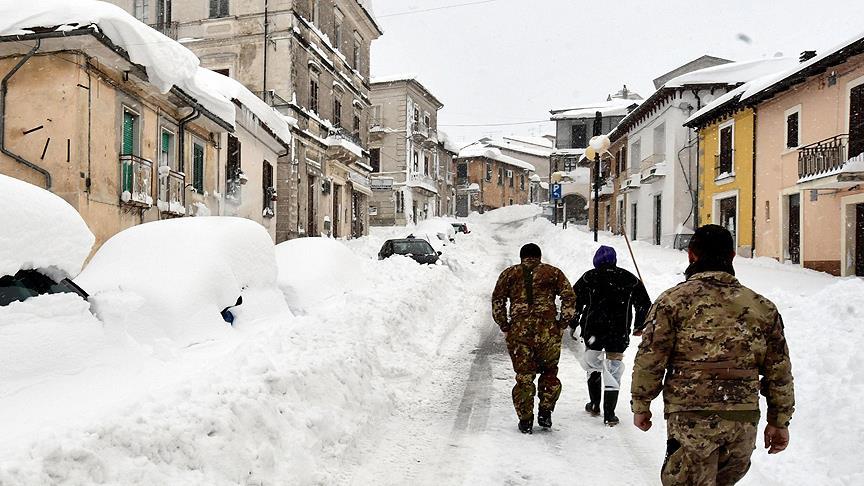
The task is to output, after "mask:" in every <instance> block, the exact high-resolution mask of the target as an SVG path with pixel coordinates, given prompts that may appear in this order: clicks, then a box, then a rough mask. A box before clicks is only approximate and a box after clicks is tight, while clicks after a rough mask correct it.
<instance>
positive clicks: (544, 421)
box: [537, 408, 552, 429]
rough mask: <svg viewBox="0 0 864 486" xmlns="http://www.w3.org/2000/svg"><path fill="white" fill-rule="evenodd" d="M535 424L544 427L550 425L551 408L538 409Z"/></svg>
mask: <svg viewBox="0 0 864 486" xmlns="http://www.w3.org/2000/svg"><path fill="white" fill-rule="evenodd" d="M537 424H538V425H540V427H543V428H546V429H548V428H549V427H552V410H543V409H542V408H541V409H540V410H538V411H537Z"/></svg>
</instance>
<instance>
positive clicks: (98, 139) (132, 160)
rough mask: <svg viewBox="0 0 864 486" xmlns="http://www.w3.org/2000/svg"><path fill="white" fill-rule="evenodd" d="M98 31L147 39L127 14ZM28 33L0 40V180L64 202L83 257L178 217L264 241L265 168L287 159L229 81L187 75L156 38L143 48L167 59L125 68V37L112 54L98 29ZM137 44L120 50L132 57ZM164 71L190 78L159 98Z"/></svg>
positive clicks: (260, 115)
mask: <svg viewBox="0 0 864 486" xmlns="http://www.w3.org/2000/svg"><path fill="white" fill-rule="evenodd" d="M120 13H121V14H122V12H120ZM74 20H75V22H79V21H80V17H76V19H74ZM106 22H107V21H106ZM110 22H114V24H112V25H114V26H116V25H120V27H122V28H123V29H125V30H134V29H136V28H139V27H143V28H144V30H145V34H143V36H144V37H145V38H146V33H149V32H152V31H150V30H149V29H147V28H146V27H144V26H143V25H140V24H139V23H138V21H137V20H135V19H134V18H132V17H131V16H129V18H128V19H125V20H123V19H111V20H110ZM38 27H44V28H45V29H38V31H36V32H33V33H30V34H26V35H19V34H17V33H11V34H8V35H5V34H2V33H0V69H2V70H3V72H4V73H5V76H6V86H5V90H3V94H2V95H0V96H2V97H3V99H2V102H0V106H2V110H3V113H2V114H0V119H2V123H0V147H2V151H3V155H0V173H3V174H6V175H9V176H12V177H16V178H19V179H22V180H25V181H28V182H30V183H33V184H35V185H38V186H40V187H43V188H46V189H48V190H50V191H52V192H54V193H56V194H57V195H59V196H61V197H62V198H63V199H65V200H66V201H68V202H69V204H70V205H72V206H73V207H74V208H76V209H77V210H78V211H79V213H81V215H82V217H83V219H84V221H85V222H86V223H87V224H88V226H89V227H90V229H91V231H92V232H93V233H94V235H95V236H96V246H95V247H94V251H95V249H97V248H98V247H99V245H101V244H102V243H103V242H104V241H105V240H107V239H108V238H110V237H111V236H113V235H114V234H116V233H117V232H119V231H121V230H123V229H126V228H128V227H131V226H134V225H137V224H141V223H145V222H148V221H155V220H158V219H165V218H175V217H182V216H200V215H233V216H241V217H245V218H249V219H252V220H255V221H257V222H259V223H260V224H262V225H263V226H264V227H265V228H267V229H268V230H269V231H270V234H271V236H273V237H274V238H275V235H276V221H277V220H278V217H279V216H280V214H279V212H278V210H277V209H276V208H275V207H274V201H275V200H276V198H277V193H276V191H275V190H274V189H273V188H274V175H273V174H274V170H273V169H274V168H275V166H276V164H278V163H279V162H280V161H282V160H284V159H290V150H291V136H290V130H291V128H290V126H289V121H288V120H287V119H286V118H283V117H282V116H280V115H279V114H278V113H276V112H275V111H274V110H273V109H272V108H271V107H269V106H268V105H267V104H266V103H264V102H263V101H261V100H260V99H258V98H257V97H255V96H254V95H253V94H252V93H251V92H249V91H248V90H246V89H245V88H244V87H243V86H242V85H240V84H239V83H236V82H234V81H232V80H230V79H227V78H224V77H222V76H220V75H218V74H216V73H213V72H210V71H208V70H205V69H196V68H195V66H196V64H197V59H196V58H195V56H194V55H193V54H192V53H191V52H189V51H188V50H187V49H186V48H184V47H183V46H181V45H179V44H177V43H174V42H173V41H169V43H164V42H162V41H161V39H164V38H161V36H156V37H153V38H152V40H153V44H152V45H156V44H155V42H157V41H158V42H161V43H160V44H159V45H158V49H159V52H160V53H162V54H165V53H170V54H172V55H174V56H176V57H177V58H178V59H175V60H173V61H172V63H168V64H166V65H165V66H159V67H155V68H154V67H153V66H143V65H139V64H136V63H135V62H133V61H131V59H130V54H129V51H127V50H126V49H125V48H124V45H125V44H122V42H123V41H125V40H126V39H118V40H117V42H118V43H116V44H115V41H114V40H112V39H111V38H109V37H107V35H106V34H103V33H102V32H104V31H105V29H101V28H99V27H102V26H101V24H100V25H94V26H89V25H80V26H79V25H71V26H64V25H58V26H45V25H39V26H38ZM50 27H57V28H60V29H61V30H62V31H63V35H59V36H58V35H56V34H55V32H54V30H55V29H54V28H50ZM108 30H109V31H116V30H111V29H108ZM138 34H139V35H141V34H140V32H138ZM153 34H154V35H155V33H153ZM149 45H151V44H145V45H140V44H139V45H134V44H133V45H131V46H128V47H129V48H130V49H133V50H136V53H137V54H138V55H139V58H140V57H142V50H146V49H148V48H149V47H148V46H149ZM144 54H146V53H144ZM151 54H152V53H151ZM143 57H146V56H143ZM175 67H178V68H179V67H188V68H189V70H190V71H192V72H194V73H195V74H194V75H192V76H188V77H184V78H183V79H175V84H174V85H173V86H172V85H169V86H168V88H167V91H166V88H165V87H164V86H159V85H156V84H155V82H154V81H153V79H154V78H158V77H159V76H158V75H157V76H154V74H159V72H158V71H153V69H160V68H161V69H174V68H175ZM172 74H173V73H172ZM163 76H164V73H163Z"/></svg>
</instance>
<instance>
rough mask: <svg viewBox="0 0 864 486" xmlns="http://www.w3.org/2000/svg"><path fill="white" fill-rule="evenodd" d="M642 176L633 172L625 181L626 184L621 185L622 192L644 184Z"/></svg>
mask: <svg viewBox="0 0 864 486" xmlns="http://www.w3.org/2000/svg"><path fill="white" fill-rule="evenodd" d="M641 181H642V176H641V175H640V174H633V175H632V176H630V177H628V178H627V180H626V181H624V185H622V186H621V189H620V192H630V191H633V190H635V189H639V187H640V186H641V185H642V184H641Z"/></svg>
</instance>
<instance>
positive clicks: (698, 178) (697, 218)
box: [687, 89, 702, 231]
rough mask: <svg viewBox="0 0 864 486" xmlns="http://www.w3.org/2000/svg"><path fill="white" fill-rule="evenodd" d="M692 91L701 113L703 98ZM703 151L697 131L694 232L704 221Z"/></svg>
mask: <svg viewBox="0 0 864 486" xmlns="http://www.w3.org/2000/svg"><path fill="white" fill-rule="evenodd" d="M691 91H692V93H693V97H694V98H696V111H699V110H701V109H702V98H700V97H699V90H698V89H693V90H691ZM701 149H702V146H701V142H700V140H699V132H698V130H697V131H696V184H694V186H695V187H696V189H695V191H694V195H693V198H694V201H693V231H696V230H697V229H699V224H700V223H701V221H700V220H701V219H702V215H701V214H700V211H699V201H700V199H699V196H700V194H699V182H701V180H702V174H700V169H701V168H702V167H701V166H700V164H699V154H700V153H702V152H701ZM687 155H688V163H690V164H692V160H693V159H692V158H691V157H689V155H690V152H689V151H688V153H687ZM691 167H692V165H691Z"/></svg>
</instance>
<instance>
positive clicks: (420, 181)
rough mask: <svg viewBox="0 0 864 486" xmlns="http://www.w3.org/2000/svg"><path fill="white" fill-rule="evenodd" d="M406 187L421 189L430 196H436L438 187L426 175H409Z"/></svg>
mask: <svg viewBox="0 0 864 486" xmlns="http://www.w3.org/2000/svg"><path fill="white" fill-rule="evenodd" d="M406 185H407V186H408V187H416V188H419V189H423V190H424V191H427V192H429V193H431V194H438V187H437V186H436V184H435V180H434V179H432V178H431V177H429V176H427V175H426V174H411V177H410V178H409V179H408V183H407V184H406Z"/></svg>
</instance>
